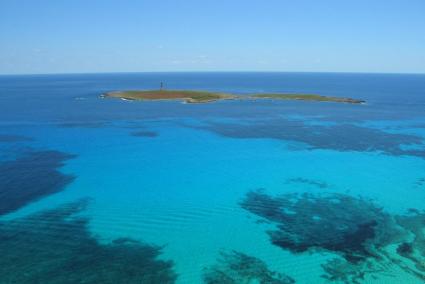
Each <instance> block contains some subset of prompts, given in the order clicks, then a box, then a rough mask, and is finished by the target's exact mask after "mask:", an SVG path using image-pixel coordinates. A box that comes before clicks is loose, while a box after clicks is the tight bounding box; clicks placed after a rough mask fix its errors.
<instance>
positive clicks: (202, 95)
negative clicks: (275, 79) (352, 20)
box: [102, 89, 365, 104]
mask: <svg viewBox="0 0 425 284" xmlns="http://www.w3.org/2000/svg"><path fill="white" fill-rule="evenodd" d="M102 97H111V98H120V99H123V100H141V101H158V100H181V101H183V102H185V103H209V102H215V101H220V100H235V99H239V100H250V99H251V100H256V99H274V100H302V101H317V102H336V103H349V104H362V103H365V101H364V100H359V99H352V98H344V97H330V96H322V95H314V94H284V93H270V94H268V93H264V94H263V93H262V94H251V95H234V94H229V93H220V92H208V91H190V90H165V89H159V90H140V91H133V90H129V91H115V92H109V93H106V94H104V95H102Z"/></svg>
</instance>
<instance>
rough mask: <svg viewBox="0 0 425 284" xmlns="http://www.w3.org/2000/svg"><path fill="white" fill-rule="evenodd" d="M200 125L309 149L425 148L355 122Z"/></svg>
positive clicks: (394, 152)
mask: <svg viewBox="0 0 425 284" xmlns="http://www.w3.org/2000/svg"><path fill="white" fill-rule="evenodd" d="M197 128H201V129H205V130H209V131H212V132H215V133H217V134H219V135H222V136H225V137H231V138H242V139H247V138H269V139H279V140H287V141H295V142H301V143H305V144H307V145H309V148H310V149H330V150H336V151H359V152H363V151H366V152H374V151H376V152H383V153H385V154H388V155H396V156H398V155H411V156H419V157H422V158H424V157H425V151H423V150H418V149H402V146H404V145H410V146H421V145H424V141H423V139H422V138H421V137H419V136H414V135H408V134H394V133H388V132H385V131H382V130H379V129H373V128H368V127H362V126H357V125H352V124H339V125H309V124H305V123H303V122H302V121H296V120H295V121H293V120H286V119H274V120H266V121H261V122H252V121H250V122H249V123H245V124H244V123H240V124H238V123H217V122H212V123H210V124H209V125H207V126H197Z"/></svg>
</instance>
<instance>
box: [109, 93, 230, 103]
mask: <svg viewBox="0 0 425 284" xmlns="http://www.w3.org/2000/svg"><path fill="white" fill-rule="evenodd" d="M105 97H113V98H121V99H125V100H142V101H146V100H149V101H153V100H155V101H157V100H182V101H184V102H186V103H209V102H214V101H218V100H229V99H235V98H237V97H236V96H233V95H230V94H225V93H216V92H206V91H185V90H146V91H119V92H110V93H107V94H105Z"/></svg>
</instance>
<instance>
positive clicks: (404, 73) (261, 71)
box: [0, 70, 425, 76]
mask: <svg viewBox="0 0 425 284" xmlns="http://www.w3.org/2000/svg"><path fill="white" fill-rule="evenodd" d="M148 73H304V74H371V75H372V74H376V75H378V74H381V75H425V72H422V73H419V72H366V71H272V70H270V71H267V70H259V71H254V70H228V71H223V70H217V71H208V70H194V71H185V70H175V71H101V72H58V73H50V72H49V73H0V76H48V75H96V74H105V75H107V74H148Z"/></svg>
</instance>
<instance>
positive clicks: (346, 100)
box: [251, 94, 365, 104]
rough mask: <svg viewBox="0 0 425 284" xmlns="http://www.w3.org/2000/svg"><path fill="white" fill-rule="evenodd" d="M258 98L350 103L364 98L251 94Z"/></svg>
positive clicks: (359, 102) (360, 102)
mask: <svg viewBox="0 0 425 284" xmlns="http://www.w3.org/2000/svg"><path fill="white" fill-rule="evenodd" d="M251 97H252V98H256V99H276V100H301V101H319V102H335V103H350V104H362V103H365V101H364V100H358V99H352V98H342V97H329V96H321V95H313V94H255V95H252V96H251Z"/></svg>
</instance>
